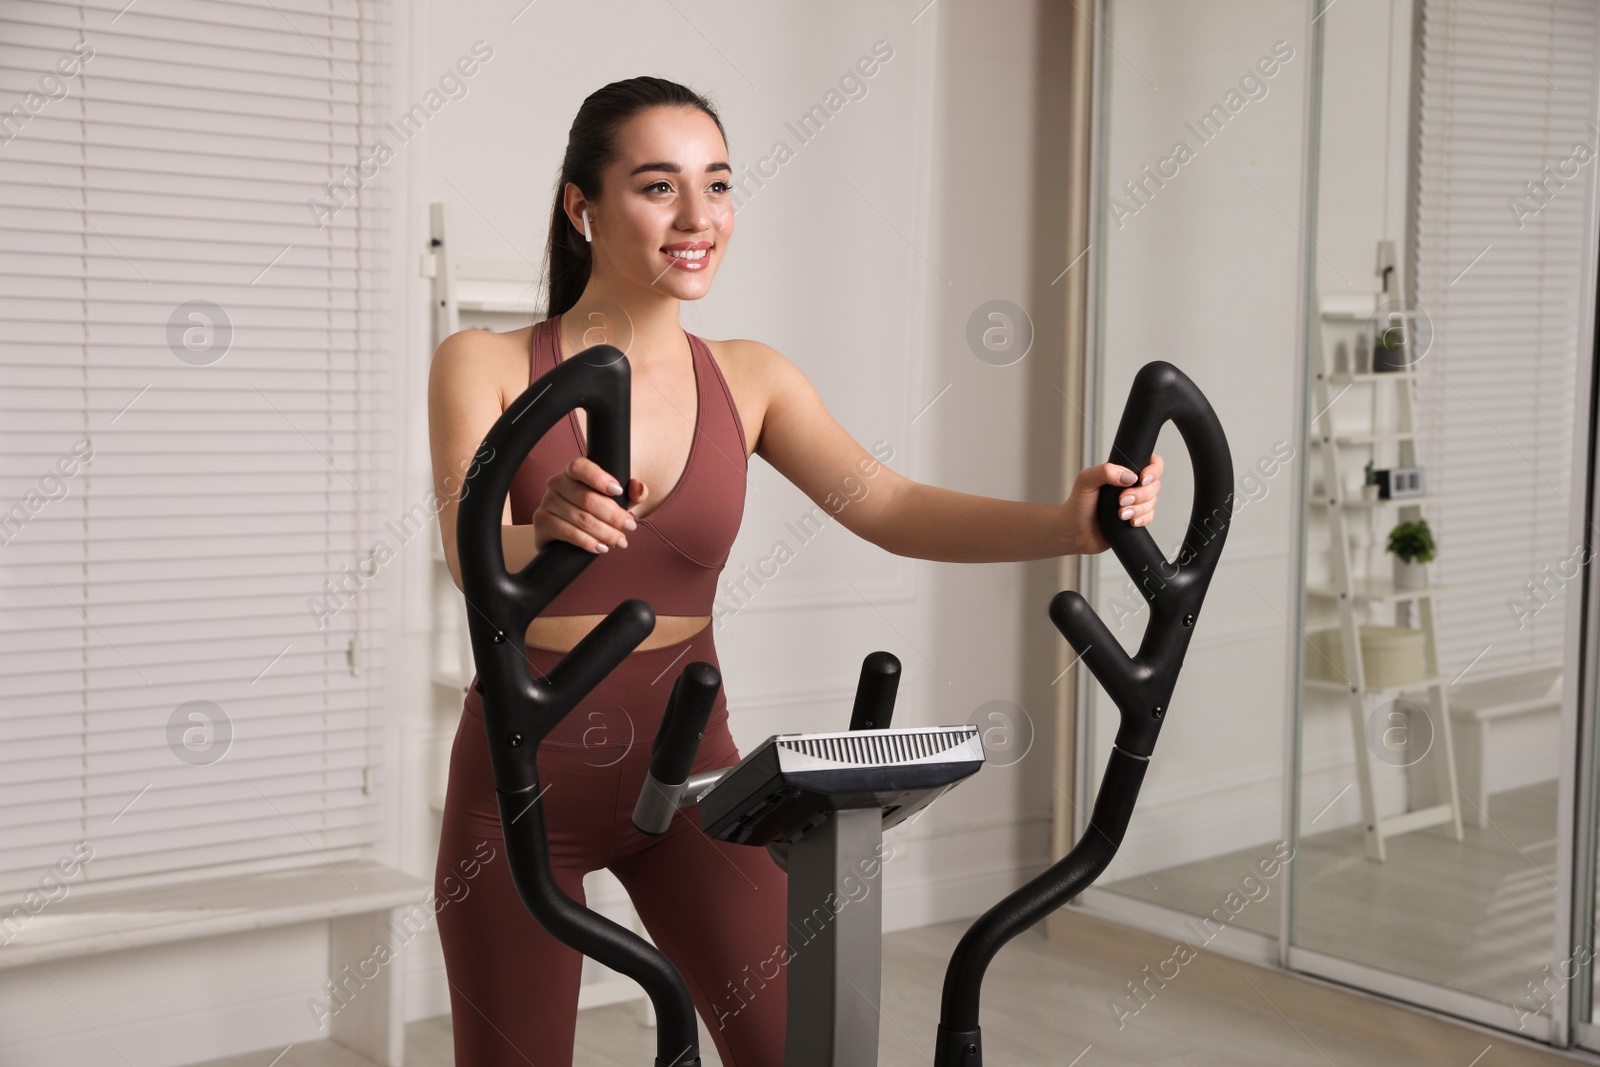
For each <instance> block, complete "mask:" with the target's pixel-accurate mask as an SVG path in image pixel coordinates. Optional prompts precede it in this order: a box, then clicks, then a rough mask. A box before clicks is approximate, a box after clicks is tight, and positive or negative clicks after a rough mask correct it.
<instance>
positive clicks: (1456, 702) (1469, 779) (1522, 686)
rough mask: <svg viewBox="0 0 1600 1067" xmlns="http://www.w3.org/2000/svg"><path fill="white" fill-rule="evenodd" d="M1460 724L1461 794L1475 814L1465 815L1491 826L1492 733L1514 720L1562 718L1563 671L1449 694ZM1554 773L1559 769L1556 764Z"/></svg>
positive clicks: (1541, 671)
mask: <svg viewBox="0 0 1600 1067" xmlns="http://www.w3.org/2000/svg"><path fill="white" fill-rule="evenodd" d="M1446 697H1447V699H1448V702H1449V705H1450V715H1451V718H1453V719H1454V720H1455V721H1456V723H1457V728H1456V731H1455V735H1456V776H1457V779H1458V780H1459V784H1460V789H1461V792H1462V793H1463V794H1464V795H1465V796H1466V797H1467V799H1468V800H1470V801H1471V802H1472V804H1473V806H1474V807H1476V809H1477V810H1476V811H1465V812H1462V815H1463V816H1464V817H1465V818H1466V819H1468V820H1469V821H1470V822H1472V823H1473V824H1474V825H1476V826H1488V825H1489V776H1488V774H1487V773H1486V767H1485V761H1486V760H1487V759H1489V757H1490V753H1492V752H1493V751H1494V749H1492V748H1491V747H1490V737H1489V732H1490V728H1491V727H1492V726H1494V725H1495V724H1496V723H1500V722H1504V721H1505V720H1506V719H1508V718H1511V717H1512V716H1515V715H1532V714H1536V713H1541V712H1544V713H1554V714H1556V715H1559V714H1560V713H1561V668H1560V667H1559V666H1544V667H1531V668H1528V669H1525V670H1519V671H1515V672H1511V673H1507V674H1500V675H1496V676H1494V677H1490V678H1482V679H1479V680H1476V681H1471V682H1462V683H1461V684H1460V685H1456V686H1452V687H1450V689H1449V691H1448V692H1447V693H1446ZM1551 769H1552V772H1553V771H1554V769H1555V768H1554V765H1553V764H1552V767H1551Z"/></svg>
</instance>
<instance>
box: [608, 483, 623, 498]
mask: <svg viewBox="0 0 1600 1067" xmlns="http://www.w3.org/2000/svg"><path fill="white" fill-rule="evenodd" d="M606 492H608V493H610V494H611V495H612V496H616V495H617V494H618V493H620V492H622V486H620V485H618V484H617V483H616V482H612V483H611V484H610V485H608V486H606Z"/></svg>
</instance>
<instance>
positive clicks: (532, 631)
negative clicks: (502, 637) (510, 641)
mask: <svg viewBox="0 0 1600 1067" xmlns="http://www.w3.org/2000/svg"><path fill="white" fill-rule="evenodd" d="M603 618H605V616H604V615H554V616H550V617H548V618H540V619H534V620H533V622H531V623H529V624H528V632H527V635H526V637H525V640H526V643H527V644H530V645H533V646H534V647H535V648H544V649H550V650H553V651H556V652H566V651H568V650H569V649H571V648H572V647H573V646H575V645H576V644H577V643H578V642H579V641H581V640H583V639H584V637H585V636H587V635H588V633H589V631H590V630H593V629H594V628H595V627H596V626H598V625H599V624H600V620H601V619H603ZM710 622H711V616H710V615H657V616H656V628H655V629H654V630H651V631H650V634H649V636H648V637H646V638H645V639H644V640H643V641H641V642H639V645H638V648H637V651H641V652H642V651H644V650H645V649H647V648H659V647H660V646H662V645H670V644H675V643H676V642H678V641H682V640H684V639H685V638H688V637H692V636H693V635H695V634H697V633H699V632H700V631H701V630H703V629H705V628H706V625H707V624H708V623H710Z"/></svg>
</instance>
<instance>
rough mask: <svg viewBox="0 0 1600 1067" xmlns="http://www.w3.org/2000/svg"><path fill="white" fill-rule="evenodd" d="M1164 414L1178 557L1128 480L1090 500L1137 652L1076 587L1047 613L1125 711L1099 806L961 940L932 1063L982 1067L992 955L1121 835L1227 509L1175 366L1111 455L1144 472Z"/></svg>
mask: <svg viewBox="0 0 1600 1067" xmlns="http://www.w3.org/2000/svg"><path fill="white" fill-rule="evenodd" d="M1169 419H1170V420H1171V421H1172V422H1173V423H1174V424H1176V426H1177V427H1178V431H1179V432H1180V433H1181V434H1182V435H1183V442H1184V445H1185V446H1186V447H1187V448H1188V450H1189V456H1190V459H1191V461H1192V464H1193V468H1194V483H1195V488H1194V504H1193V506H1192V508H1191V510H1190V514H1189V529H1188V532H1187V533H1186V534H1185V535H1184V539H1183V545H1182V547H1181V548H1180V549H1179V550H1178V557H1177V560H1176V561H1175V562H1171V563H1169V562H1168V561H1167V560H1166V559H1165V558H1164V557H1163V556H1162V555H1161V552H1160V550H1159V549H1158V548H1157V547H1156V543H1155V539H1154V538H1153V537H1151V536H1150V531H1149V530H1148V529H1145V528H1144V527H1135V526H1129V525H1128V524H1127V523H1126V522H1124V521H1123V520H1121V519H1119V518H1118V517H1117V512H1118V510H1119V507H1118V504H1117V501H1118V499H1119V498H1120V497H1121V495H1122V494H1123V493H1125V492H1126V491H1127V487H1125V486H1114V485H1107V486H1104V487H1102V488H1101V490H1100V499H1099V501H1098V503H1097V506H1096V516H1097V518H1098V520H1099V523H1100V529H1101V530H1102V531H1103V532H1104V533H1105V536H1106V540H1107V541H1109V542H1110V544H1111V549H1112V551H1113V552H1115V553H1116V555H1117V559H1119V560H1120V561H1121V562H1122V566H1123V567H1124V569H1126V570H1127V572H1128V574H1129V575H1130V576H1132V577H1133V578H1134V580H1135V581H1136V583H1137V584H1138V585H1139V589H1140V592H1141V593H1142V594H1143V596H1144V598H1145V600H1146V601H1147V602H1148V603H1149V605H1150V618H1149V621H1148V622H1147V624H1146V627H1145V632H1144V640H1143V641H1142V642H1141V643H1140V645H1139V652H1138V655H1136V656H1133V657H1131V658H1130V657H1129V656H1128V654H1127V653H1126V652H1124V651H1123V650H1122V646H1121V645H1120V644H1119V643H1118V642H1117V639H1116V638H1115V637H1114V636H1112V633H1111V631H1110V630H1109V629H1107V628H1106V625H1105V623H1103V622H1102V621H1101V620H1100V617H1099V616H1098V615H1096V614H1095V611H1094V609H1093V608H1092V607H1090V606H1089V603H1088V601H1086V600H1084V598H1083V597H1081V596H1080V595H1078V594H1077V593H1076V592H1073V591H1072V590H1064V591H1062V592H1060V593H1057V594H1056V596H1055V597H1054V598H1053V599H1052V600H1051V601H1050V620H1051V621H1052V622H1054V623H1055V625H1056V628H1057V629H1058V630H1060V631H1061V633H1062V636H1064V637H1065V638H1066V639H1067V641H1068V642H1070V643H1071V645H1072V647H1073V648H1074V649H1075V650H1076V651H1077V653H1078V655H1079V657H1080V658H1081V659H1082V660H1083V662H1084V665H1085V666H1087V667H1088V668H1089V670H1090V671H1091V672H1092V673H1093V674H1094V676H1095V678H1097V679H1098V680H1099V682H1100V684H1101V685H1102V686H1104V687H1105V690H1106V692H1107V693H1108V694H1110V696H1111V699H1112V701H1113V702H1115V704H1116V705H1117V708H1118V710H1119V711H1120V712H1121V713H1122V726H1121V728H1120V729H1119V730H1118V731H1117V738H1116V743H1115V745H1114V747H1113V748H1112V750H1111V758H1110V761H1109V762H1108V763H1107V765H1106V773H1105V777H1104V778H1103V779H1102V780H1101V783H1100V791H1099V793H1098V795H1097V796H1096V799H1095V804H1094V812H1093V814H1092V815H1091V816H1090V818H1089V825H1088V828H1087V829H1086V830H1085V831H1084V833H1083V836H1082V837H1081V838H1080V839H1079V840H1078V844H1077V845H1076V847H1074V848H1073V849H1072V851H1071V852H1069V853H1067V855H1066V856H1064V857H1063V858H1062V859H1061V860H1060V861H1058V862H1057V863H1056V864H1055V865H1054V866H1052V867H1051V868H1050V869H1049V870H1047V871H1045V872H1044V873H1043V874H1041V875H1039V876H1038V877H1036V878H1034V879H1033V880H1032V881H1030V882H1028V883H1027V884H1026V885H1024V886H1022V888H1020V889H1018V890H1016V891H1015V892H1014V893H1012V894H1011V895H1010V896H1008V897H1006V898H1005V899H1004V900H1002V901H1000V902H999V903H998V904H996V905H995V906H994V907H992V908H990V909H989V910H988V911H987V912H985V913H984V914H983V915H982V916H980V917H979V918H978V920H977V921H976V922H974V923H973V924H972V926H971V927H970V928H969V929H968V930H967V932H966V934H965V935H963V936H962V938H961V941H960V942H959V943H958V944H957V945H956V950H955V952H954V953H953V954H952V955H951V957H950V965H949V967H948V969H947V970H946V971H945V981H944V993H943V998H942V1000H941V1004H940V1014H939V1028H938V1032H937V1035H936V1039H935V1053H934V1064H935V1067H982V1064H983V1042H982V1039H981V1034H980V1032H979V1027H978V1008H979V1000H980V993H981V990H982V985H983V976H984V972H985V971H986V970H987V968H988V966H989V962H990V961H991V960H993V959H994V957H995V955H996V954H997V953H998V952H999V951H1000V949H1001V948H1003V947H1004V946H1005V944H1006V942H1008V941H1010V940H1011V939H1012V938H1013V937H1015V936H1017V934H1019V933H1021V932H1022V931H1024V930H1026V929H1027V928H1028V927H1030V926H1032V925H1033V924H1034V923H1036V922H1038V921H1039V920H1040V919H1042V918H1044V917H1045V916H1046V915H1048V914H1050V913H1051V912H1052V911H1055V910H1056V909H1057V908H1059V907H1061V906H1062V905H1063V904H1065V903H1066V902H1067V901H1069V900H1071V899H1072V898H1073V897H1075V896H1077V895H1078V894H1079V893H1081V892H1082V891H1083V890H1084V889H1085V888H1087V887H1088V886H1089V885H1090V884H1091V883H1092V882H1093V881H1094V880H1095V879H1096V878H1098V877H1099V876H1100V874H1101V872H1102V871H1104V870H1105V869H1106V867H1107V866H1108V865H1109V864H1110V863H1111V860H1112V857H1114V856H1115V855H1116V852H1117V848H1118V847H1119V846H1120V845H1121V844H1122V837H1123V834H1124V833H1126V832H1127V829H1128V820H1129V819H1130V818H1131V817H1132V815H1133V807H1134V802H1135V801H1136V800H1137V799H1138V796H1139V787H1140V785H1141V784H1142V783H1143V782H1144V774H1145V769H1146V768H1147V767H1148V766H1149V760H1150V754H1151V752H1152V751H1153V750H1154V748H1155V743H1156V735H1157V734H1158V733H1159V732H1160V730H1161V724H1162V722H1163V721H1164V720H1165V718H1166V715H1167V710H1168V704H1169V701H1170V700H1171V698H1172V690H1173V688H1174V687H1175V686H1176V685H1177V682H1178V672H1179V670H1180V669H1182V667H1183V657H1184V653H1185V652H1187V651H1188V648H1189V639H1190V637H1192V636H1193V634H1194V624H1195V621H1196V620H1197V619H1198V618H1199V616H1200V605H1201V603H1202V601H1204V600H1205V595H1206V589H1207V587H1208V586H1209V585H1210V584H1211V575H1212V573H1213V572H1214V571H1215V570H1216V567H1217V561H1218V559H1220V558H1221V556H1222V544H1223V542H1224V540H1226V538H1227V535H1228V525H1229V520H1230V518H1231V517H1232V514H1233V459H1232V456H1231V455H1230V454H1229V451H1228V438H1227V435H1226V434H1224V433H1223V431H1222V423H1221V422H1220V421H1218V419H1217V415H1216V412H1214V411H1213V410H1212V409H1211V404H1210V402H1209V401H1207V400H1206V398H1205V394H1204V393H1202V392H1201V391H1200V389H1199V387H1198V386H1196V385H1195V384H1194V382H1192V381H1190V380H1189V378H1188V376H1187V375H1185V374H1184V373H1183V372H1182V371H1180V370H1179V369H1178V368H1177V367H1174V366H1173V365H1172V364H1170V363H1167V362H1164V361H1162V360H1155V361H1152V362H1150V363H1147V364H1145V365H1144V366H1143V367H1142V368H1140V370H1139V373H1138V374H1137V375H1136V376H1135V377H1134V380H1133V388H1132V389H1131V390H1130V391H1129V394H1128V402H1127V404H1126V406H1125V407H1124V408H1123V411H1122V422H1121V423H1120V424H1119V425H1118V427H1117V436H1116V439H1115V440H1114V441H1113V442H1112V447H1111V459H1112V460H1113V461H1114V462H1116V463H1119V464H1121V465H1122V466H1125V467H1129V468H1131V469H1132V470H1134V471H1135V472H1138V471H1140V470H1142V469H1143V468H1144V467H1145V466H1146V465H1148V464H1149V462H1150V455H1151V453H1152V452H1153V451H1154V449H1155V443H1156V437H1157V436H1158V435H1159V434H1160V432H1161V427H1162V425H1163V424H1165V423H1166V422H1167V421H1168V420H1169Z"/></svg>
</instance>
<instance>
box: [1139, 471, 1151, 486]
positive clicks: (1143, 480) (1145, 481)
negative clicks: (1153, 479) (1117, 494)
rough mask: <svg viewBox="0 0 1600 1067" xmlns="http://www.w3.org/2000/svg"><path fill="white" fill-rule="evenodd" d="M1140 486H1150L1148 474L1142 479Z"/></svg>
mask: <svg viewBox="0 0 1600 1067" xmlns="http://www.w3.org/2000/svg"><path fill="white" fill-rule="evenodd" d="M1139 484H1140V485H1149V484H1150V476H1149V475H1148V474H1146V475H1145V476H1144V477H1143V478H1142V479H1140V481H1139Z"/></svg>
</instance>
